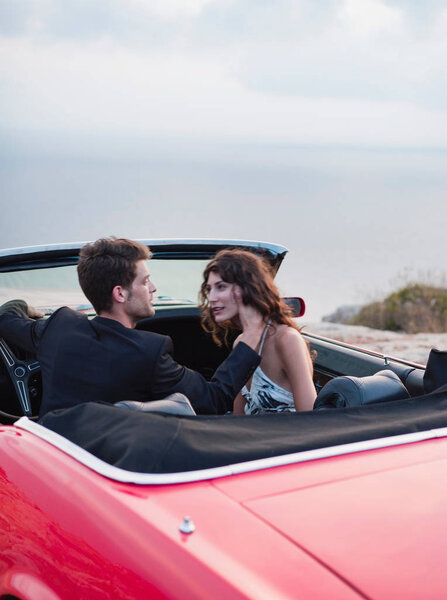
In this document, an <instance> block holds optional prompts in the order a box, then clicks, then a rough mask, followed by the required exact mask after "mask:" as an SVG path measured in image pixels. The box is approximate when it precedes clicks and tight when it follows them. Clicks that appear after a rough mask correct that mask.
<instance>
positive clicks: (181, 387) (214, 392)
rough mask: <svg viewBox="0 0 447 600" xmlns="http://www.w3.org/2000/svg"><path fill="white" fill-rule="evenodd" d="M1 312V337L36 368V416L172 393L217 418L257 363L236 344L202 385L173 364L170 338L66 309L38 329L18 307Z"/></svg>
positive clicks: (193, 373)
mask: <svg viewBox="0 0 447 600" xmlns="http://www.w3.org/2000/svg"><path fill="white" fill-rule="evenodd" d="M2 309H3V312H2V314H0V336H1V337H4V338H5V340H6V341H7V342H9V343H11V344H13V345H15V346H18V347H19V348H21V349H23V350H26V351H27V352H30V353H32V354H33V355H35V356H36V358H37V360H38V361H39V362H40V365H41V370H42V382H43V397H42V404H41V410H40V414H41V415H43V414H45V413H46V412H48V411H50V410H54V409H56V408H67V407H69V406H75V405H76V404H80V403H82V402H91V401H94V402H110V403H115V402H119V401H120V400H139V401H147V400H158V399H160V398H164V397H165V396H167V395H169V394H172V393H173V392H181V393H182V394H185V395H186V396H187V397H188V398H189V400H190V401H191V404H192V405H193V407H194V409H195V410H196V412H197V413H202V414H203V413H211V414H216V413H217V414H222V413H224V412H226V411H227V410H231V409H232V404H233V400H234V398H235V396H236V395H237V393H238V392H239V390H240V389H241V388H242V386H243V385H244V384H245V383H246V381H247V380H248V379H249V378H250V377H251V375H252V374H253V372H254V370H255V369H256V367H257V365H258V364H259V362H260V357H259V355H258V354H257V353H256V352H255V351H254V350H252V349H251V348H249V346H247V345H246V344H244V343H239V344H238V345H237V346H236V348H235V349H234V350H233V351H232V352H231V354H230V355H229V356H228V358H227V359H226V360H225V361H224V362H223V363H222V364H221V365H220V367H219V368H218V369H217V371H216V372H215V374H214V376H213V378H212V380H211V381H207V380H206V379H205V378H204V377H203V376H202V375H201V374H200V373H197V372H196V371H192V370H191V369H188V368H186V367H183V366H181V365H179V364H178V363H176V362H175V360H174V359H173V357H172V352H173V345H172V340H171V338H169V337H168V336H164V335H159V334H157V333H152V332H148V331H141V330H136V329H129V328H127V327H124V325H121V323H119V322H118V321H114V320H112V319H107V318H104V317H95V318H94V319H88V318H87V317H86V316H85V315H82V314H79V313H77V312H75V311H73V310H71V309H69V308H67V307H63V308H60V309H59V310H57V311H56V312H55V313H53V314H52V315H51V317H50V318H49V319H47V320H41V319H39V320H37V321H34V320H32V319H30V318H29V317H28V316H27V305H26V303H25V302H23V301H13V302H10V303H8V304H7V305H4V306H3V307H2Z"/></svg>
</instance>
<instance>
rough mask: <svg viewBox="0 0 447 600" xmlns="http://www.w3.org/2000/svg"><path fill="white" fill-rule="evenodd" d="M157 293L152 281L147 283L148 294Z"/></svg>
mask: <svg viewBox="0 0 447 600" xmlns="http://www.w3.org/2000/svg"><path fill="white" fill-rule="evenodd" d="M156 291H157V286H156V285H155V283H154V282H153V281H150V282H149V292H150V293H151V294H154V293H155V292H156Z"/></svg>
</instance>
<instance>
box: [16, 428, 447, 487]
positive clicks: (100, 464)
mask: <svg viewBox="0 0 447 600" xmlns="http://www.w3.org/2000/svg"><path fill="white" fill-rule="evenodd" d="M14 426H15V427H18V428H19V429H24V430H25V431H28V432H30V433H33V434H34V435H36V436H37V437H39V438H41V439H43V440H45V441H46V442H48V443H50V444H52V445H53V446H55V447H56V448H58V449H59V450H61V451H62V452H65V453H66V454H68V455H69V456H71V457H72V458H74V459H76V460H77V461H78V462H80V463H82V464H83V465H85V466H86V467H88V468H89V469H92V470H93V471H95V472H96V473H99V474H100V475H103V476H104V477H108V478H109V479H114V480H115V481H120V482H123V483H135V484H138V485H166V484H175V483H189V482H193V481H203V480H206V479H216V478H219V477H228V476H229V475H238V474H240V473H249V472H253V471H260V470H262V469H269V468H271V467H279V466H284V465H290V464H295V463H301V462H307V461H311V460H319V459H321V458H329V457H333V456H343V455H345V454H351V453H356V452H365V451H366V450H376V449H379V448H388V447H391V446H399V445H402V444H412V443H414V442H422V441H425V440H431V439H436V438H442V437H447V427H442V428H439V429H430V430H429V431H419V432H416V433H406V434H403V435H396V436H390V437H385V438H378V439H374V440H366V441H363V442H353V443H350V444H342V445H340V446H331V447H328V448H319V449H317V450H308V451H305V452H295V453H293V454H285V455H283V456H274V457H271V458H261V459H258V460H251V461H247V462H243V463H236V464H233V465H226V466H223V467H214V468H212V469H201V470H198V471H187V472H181V473H135V472H133V471H126V470H125V469H120V468H119V467H114V466H113V465H109V464H108V463H106V462H104V461H103V460H101V459H99V458H97V457H96V456H94V455H93V454H91V453H90V452H87V450H84V449H83V448H80V447H79V446H77V445H76V444H74V443H73V442H70V440H68V439H66V438H64V437H63V436H61V435H59V434H58V433H55V432H54V431H51V430H50V429H47V428H46V427H43V426H42V425H39V424H38V423H35V422H34V421H30V420H29V419H28V418H27V417H22V418H21V419H19V420H18V421H16V422H15V423H14Z"/></svg>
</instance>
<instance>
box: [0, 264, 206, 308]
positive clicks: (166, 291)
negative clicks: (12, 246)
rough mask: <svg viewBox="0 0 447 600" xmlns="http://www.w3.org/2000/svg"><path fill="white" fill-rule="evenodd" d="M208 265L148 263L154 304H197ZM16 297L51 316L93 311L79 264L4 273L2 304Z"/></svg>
mask: <svg viewBox="0 0 447 600" xmlns="http://www.w3.org/2000/svg"><path fill="white" fill-rule="evenodd" d="M207 262H208V260H197V259H195V260H188V259H186V260H179V259H177V260H160V259H156V258H154V259H152V260H150V261H148V268H149V272H150V274H151V279H152V281H153V282H154V283H155V285H156V286H157V292H156V294H155V299H154V304H155V305H156V306H157V305H158V306H160V305H166V304H190V303H194V304H196V303H197V298H198V292H199V289H200V285H201V283H202V274H203V271H204V269H205V266H206V264H207ZM16 298H21V299H23V300H26V302H27V303H28V304H30V305H31V306H34V307H35V308H39V309H40V310H43V311H44V312H45V313H47V314H50V313H51V312H53V311H54V310H55V309H57V308H59V307H60V306H70V307H71V308H74V309H75V310H79V311H84V312H87V313H92V312H93V310H92V307H91V304H90V302H89V301H88V300H87V298H86V297H85V296H84V294H83V293H82V291H81V288H80V287H79V283H78V276H77V272H76V265H70V266H64V267H53V268H48V269H34V270H29V271H16V272H8V273H0V304H3V303H4V302H7V301H8V300H13V299H16Z"/></svg>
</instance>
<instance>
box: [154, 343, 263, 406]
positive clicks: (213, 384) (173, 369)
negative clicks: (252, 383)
mask: <svg viewBox="0 0 447 600" xmlns="http://www.w3.org/2000/svg"><path fill="white" fill-rule="evenodd" d="M260 360H261V359H260V356H259V355H258V354H257V353H256V352H255V351H254V350H252V349H251V348H250V347H249V346H248V345H247V344H245V343H244V342H242V341H241V342H239V344H238V345H237V347H236V348H235V349H234V350H233V351H232V352H231V354H230V355H229V356H228V358H227V359H226V360H224V362H223V363H222V364H221V365H220V367H219V368H218V369H217V370H216V372H215V373H214V375H213V378H212V379H211V381H207V380H206V379H205V378H204V377H203V376H202V375H201V374H200V373H197V372H196V371H192V370H191V369H188V368H186V367H183V366H182V365H179V364H178V363H177V362H175V360H174V359H173V357H172V340H171V339H170V338H167V341H166V343H165V346H164V348H163V350H162V352H161V355H160V358H159V361H158V364H157V367H156V370H155V372H154V380H153V382H152V385H151V396H152V398H153V399H154V400H155V399H159V398H163V397H165V396H168V395H169V394H172V393H174V392H180V393H182V394H185V396H187V397H188V398H189V400H190V402H191V404H192V405H193V407H194V409H195V411H196V412H197V413H200V414H223V413H225V412H227V411H228V410H232V408H233V400H234V398H235V397H236V395H237V393H238V392H239V390H240V389H241V388H242V386H243V385H244V384H245V383H246V381H248V379H250V377H251V376H252V375H253V372H254V370H255V369H256V367H257V366H258V364H259V362H260Z"/></svg>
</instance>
